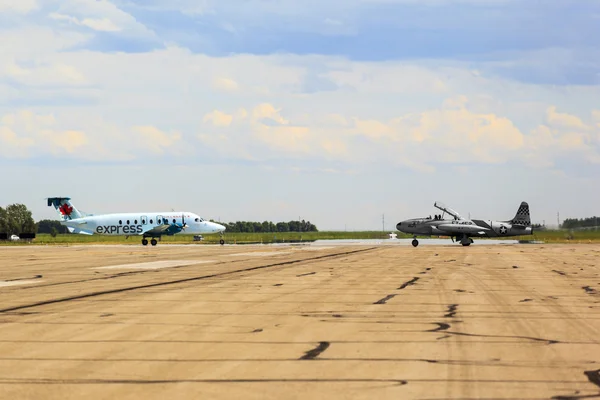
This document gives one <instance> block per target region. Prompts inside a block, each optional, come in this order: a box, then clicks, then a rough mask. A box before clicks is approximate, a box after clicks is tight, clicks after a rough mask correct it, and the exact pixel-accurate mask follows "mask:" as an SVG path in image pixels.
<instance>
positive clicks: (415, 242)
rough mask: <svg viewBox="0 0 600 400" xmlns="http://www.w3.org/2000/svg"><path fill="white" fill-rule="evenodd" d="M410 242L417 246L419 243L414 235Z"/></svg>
mask: <svg viewBox="0 0 600 400" xmlns="http://www.w3.org/2000/svg"><path fill="white" fill-rule="evenodd" d="M411 243H412V245H413V247H417V246H418V245H419V241H418V240H417V238H416V237H415V238H413V240H412V242H411Z"/></svg>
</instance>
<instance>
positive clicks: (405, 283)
mask: <svg viewBox="0 0 600 400" xmlns="http://www.w3.org/2000/svg"><path fill="white" fill-rule="evenodd" d="M418 280H419V278H418V277H416V276H415V277H414V278H412V279H411V280H410V281H407V282H404V283H403V284H402V285H400V287H399V288H398V289H397V290H402V289H405V288H407V287H408V286H412V285H414V284H415V283H417V281H418Z"/></svg>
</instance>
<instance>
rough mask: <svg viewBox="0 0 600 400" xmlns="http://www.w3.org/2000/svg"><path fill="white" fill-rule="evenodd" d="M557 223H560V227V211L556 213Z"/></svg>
mask: <svg viewBox="0 0 600 400" xmlns="http://www.w3.org/2000/svg"><path fill="white" fill-rule="evenodd" d="M556 224H557V225H558V229H560V213H559V212H557V213H556Z"/></svg>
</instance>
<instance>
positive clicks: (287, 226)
mask: <svg viewBox="0 0 600 400" xmlns="http://www.w3.org/2000/svg"><path fill="white" fill-rule="evenodd" d="M211 221H212V220H211ZM212 222H216V221H212ZM219 223H220V224H221V225H223V226H224V227H225V228H226V229H227V230H226V231H225V232H244V233H252V232H267V233H268V232H318V230H317V227H316V226H315V225H314V224H312V223H311V222H310V221H305V220H302V221H288V222H277V223H273V222H271V221H264V222H252V221H236V222H219Z"/></svg>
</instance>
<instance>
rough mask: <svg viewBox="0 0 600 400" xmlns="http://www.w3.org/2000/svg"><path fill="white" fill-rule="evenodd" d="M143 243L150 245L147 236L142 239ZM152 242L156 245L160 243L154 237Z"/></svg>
mask: <svg viewBox="0 0 600 400" xmlns="http://www.w3.org/2000/svg"><path fill="white" fill-rule="evenodd" d="M142 244H143V245H144V246H148V239H146V238H143V239H142ZM150 244H152V246H156V245H157V244H158V242H157V241H156V239H152V240H151V241H150Z"/></svg>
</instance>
